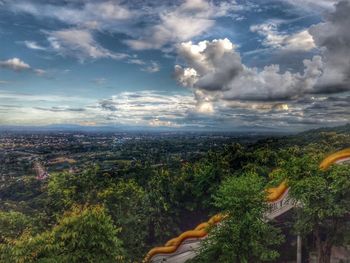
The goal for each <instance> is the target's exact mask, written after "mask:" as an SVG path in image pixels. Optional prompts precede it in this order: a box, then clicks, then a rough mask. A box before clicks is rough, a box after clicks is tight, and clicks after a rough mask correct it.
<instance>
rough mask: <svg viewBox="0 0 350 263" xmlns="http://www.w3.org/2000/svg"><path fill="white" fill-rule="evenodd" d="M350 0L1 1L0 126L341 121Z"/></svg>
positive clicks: (245, 127)
mask: <svg viewBox="0 0 350 263" xmlns="http://www.w3.org/2000/svg"><path fill="white" fill-rule="evenodd" d="M349 13H350V0H339V1H337V0H318V1H314V0H227V1H218V0H217V1H215V0H169V1H168V0H162V1H155V0H152V1H151V0H129V1H122V0H120V1H119V0H55V1H54V0H0V125H20V126H26V125H31V126H33V125H52V124H76V125H81V126H115V127H134V128H135V127H136V128H137V127H139V128H140V129H142V128H169V129H174V130H182V129H191V130H218V131H259V130H271V131H300V130H306V129H311V128H317V127H324V126H336V125H342V124H346V123H348V122H349V117H350V16H349Z"/></svg>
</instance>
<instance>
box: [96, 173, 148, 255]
mask: <svg viewBox="0 0 350 263" xmlns="http://www.w3.org/2000/svg"><path fill="white" fill-rule="evenodd" d="M98 198H99V200H100V202H101V203H103V204H105V206H106V208H107V209H108V211H109V214H110V215H111V217H112V219H113V221H114V222H115V224H116V225H118V226H122V229H121V231H120V234H119V236H120V238H121V239H122V240H123V241H124V247H125V250H126V253H127V256H128V258H130V259H131V260H137V259H139V258H140V257H142V256H143V255H144V253H145V248H146V247H147V245H146V241H147V240H146V239H147V235H148V213H147V211H146V209H147V206H146V204H145V198H146V193H145V191H144V190H143V189H142V187H141V186H139V185H138V184H137V183H136V182H135V181H134V180H120V182H118V183H117V184H111V185H110V186H109V187H107V188H106V189H104V190H102V191H101V192H100V193H99V194H98Z"/></svg>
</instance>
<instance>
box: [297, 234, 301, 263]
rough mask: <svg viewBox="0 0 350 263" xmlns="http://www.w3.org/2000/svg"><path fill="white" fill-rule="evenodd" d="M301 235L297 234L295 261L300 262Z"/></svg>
mask: <svg viewBox="0 0 350 263" xmlns="http://www.w3.org/2000/svg"><path fill="white" fill-rule="evenodd" d="M301 246H302V244H301V236H300V235H299V234H298V236H297V263H301Z"/></svg>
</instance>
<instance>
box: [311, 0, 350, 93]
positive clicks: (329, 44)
mask: <svg viewBox="0 0 350 263" xmlns="http://www.w3.org/2000/svg"><path fill="white" fill-rule="evenodd" d="M349 14H350V1H349V0H342V1H340V2H339V3H337V4H336V8H335V11H334V12H333V13H331V14H329V15H328V17H327V20H326V21H325V22H324V23H320V24H318V25H315V26H312V27H311V28H310V29H309V32H310V34H311V35H312V36H313V38H314V40H315V43H316V45H317V46H319V47H320V48H323V49H324V52H323V61H324V63H325V65H324V72H323V75H322V77H321V79H320V81H319V83H318V86H319V88H318V89H317V90H318V91H320V92H327V93H336V92H343V91H346V90H350V15H349Z"/></svg>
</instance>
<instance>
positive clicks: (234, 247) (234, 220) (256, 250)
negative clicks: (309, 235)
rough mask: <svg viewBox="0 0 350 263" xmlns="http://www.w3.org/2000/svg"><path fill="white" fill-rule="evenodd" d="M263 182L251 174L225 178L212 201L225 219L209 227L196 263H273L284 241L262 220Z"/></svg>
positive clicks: (263, 210) (275, 230)
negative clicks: (279, 246) (265, 262)
mask: <svg viewBox="0 0 350 263" xmlns="http://www.w3.org/2000/svg"><path fill="white" fill-rule="evenodd" d="M263 189H264V181H263V179H262V178H261V177H259V176H258V175H256V174H254V173H248V174H245V175H242V176H241V177H231V178H228V179H227V180H226V181H225V182H223V184H222V185H221V187H220V189H219V191H218V192H217V194H216V195H215V197H214V200H215V201H214V202H215V206H216V207H218V208H219V209H220V210H222V211H223V213H224V214H225V215H226V218H225V219H224V221H223V222H222V223H220V225H218V226H216V227H212V228H211V229H210V232H209V236H208V238H207V239H206V240H205V241H204V245H203V247H202V248H201V249H200V253H199V255H198V256H197V257H196V258H195V259H194V260H193V261H192V262H195V263H199V262H200V263H206V262H208V263H209V262H222V263H226V262H227V263H228V262H230V263H232V262H233V263H248V262H252V263H253V262H264V261H273V260H275V259H276V258H277V257H278V256H279V253H278V252H277V250H276V247H277V245H279V244H280V243H281V242H282V241H283V237H282V236H281V234H280V232H279V231H278V230H277V229H276V228H274V227H273V226H272V225H270V224H269V223H267V222H266V221H265V220H264V213H265V212H266V211H267V206H266V203H265V201H264V200H265V199H264V197H265V192H264V190H263Z"/></svg>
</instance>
